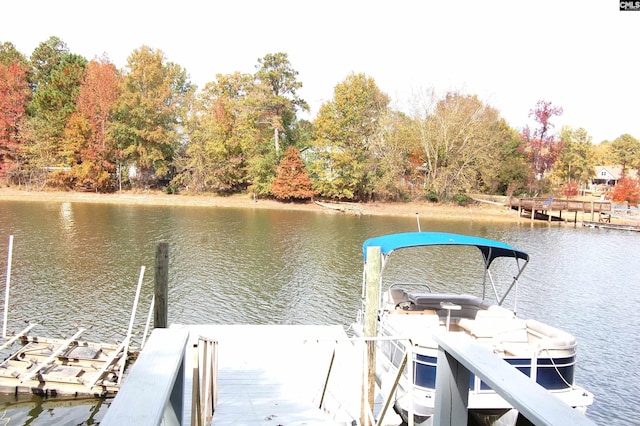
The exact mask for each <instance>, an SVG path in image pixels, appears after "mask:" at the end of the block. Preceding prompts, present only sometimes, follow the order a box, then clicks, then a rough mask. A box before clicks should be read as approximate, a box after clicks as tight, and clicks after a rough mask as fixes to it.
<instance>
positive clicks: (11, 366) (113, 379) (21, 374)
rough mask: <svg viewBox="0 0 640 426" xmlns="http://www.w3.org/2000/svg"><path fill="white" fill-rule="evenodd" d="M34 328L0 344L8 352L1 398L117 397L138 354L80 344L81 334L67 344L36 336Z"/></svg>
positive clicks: (0, 371)
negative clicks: (32, 396)
mask: <svg viewBox="0 0 640 426" xmlns="http://www.w3.org/2000/svg"><path fill="white" fill-rule="evenodd" d="M36 325H37V324H30V325H29V326H27V327H26V328H25V329H23V330H22V331H20V332H19V333H16V334H15V335H13V336H9V337H8V338H7V339H6V341H4V342H3V344H2V345H0V350H11V351H12V352H11V353H10V355H9V356H8V357H7V358H6V359H4V360H3V361H2V362H1V363H0V393H3V394H11V395H39V396H45V397H48V396H61V397H65V396H66V397H74V398H75V397H109V396H114V395H115V394H116V393H117V392H118V389H119V388H120V384H121V379H122V377H123V375H124V373H125V371H126V367H127V366H128V365H129V363H130V362H131V361H133V360H134V359H135V357H136V356H137V351H136V350H131V349H130V348H129V347H128V346H126V345H117V344H106V343H94V342H88V341H84V340H80V336H81V335H82V333H83V332H84V329H78V330H77V332H76V333H75V334H74V335H73V336H71V337H69V338H66V339H58V338H49V337H42V336H34V335H32V334H30V332H31V330H32V329H33V328H34V327H35V326H36ZM13 346H18V348H17V349H13Z"/></svg>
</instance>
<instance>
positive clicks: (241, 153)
mask: <svg viewBox="0 0 640 426" xmlns="http://www.w3.org/2000/svg"><path fill="white" fill-rule="evenodd" d="M252 87H253V77H252V76H251V75H248V74H242V73H239V72H236V73H233V74H229V75H218V76H217V77H216V80H215V81H213V82H210V83H207V85H206V86H205V87H204V89H203V91H202V92H201V93H200V94H198V96H197V99H196V101H195V102H194V103H193V107H192V111H191V113H190V115H189V119H188V120H187V122H186V133H187V135H188V139H189V142H188V144H187V145H186V146H185V147H184V150H183V151H182V152H181V153H180V155H179V156H178V158H177V159H176V161H175V165H176V168H177V170H178V174H177V175H176V178H175V181H174V184H175V185H181V186H186V187H189V188H190V189H191V190H193V191H196V192H201V191H214V192H222V193H231V192H238V191H240V190H242V189H244V188H246V184H247V154H246V152H247V151H250V150H251V146H252V144H254V143H255V142H254V141H255V140H256V138H258V137H259V135H258V130H257V128H256V127H255V126H254V125H253V123H254V121H255V113H254V112H253V110H252V109H251V108H250V107H249V106H248V94H249V93H250V92H251V91H252Z"/></svg>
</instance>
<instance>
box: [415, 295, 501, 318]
mask: <svg viewBox="0 0 640 426" xmlns="http://www.w3.org/2000/svg"><path fill="white" fill-rule="evenodd" d="M407 296H408V298H409V301H411V302H413V303H414V304H415V307H414V308H413V309H414V310H418V311H421V310H426V309H433V310H435V311H436V312H437V313H438V315H440V316H441V317H446V316H447V313H448V311H447V310H446V309H443V308H442V305H441V303H442V302H448V303H453V304H456V305H459V306H460V310H455V311H451V312H450V315H451V318H475V316H476V313H477V312H479V311H480V310H483V309H487V308H489V306H491V305H490V304H489V303H487V302H485V301H484V300H482V299H481V298H479V297H477V296H471V295H468V294H439V293H412V292H410V293H407Z"/></svg>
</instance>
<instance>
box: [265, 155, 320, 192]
mask: <svg viewBox="0 0 640 426" xmlns="http://www.w3.org/2000/svg"><path fill="white" fill-rule="evenodd" d="M271 193H272V194H273V196H274V197H276V198H278V199H280V200H308V199H310V198H311V197H313V194H314V191H313V190H312V189H311V179H310V178H309V175H308V174H307V172H306V170H305V166H304V163H303V162H302V159H301V158H300V151H298V150H297V149H296V148H295V147H293V146H290V147H289V148H287V150H286V151H285V153H284V157H283V158H282V160H281V161H280V164H279V165H278V171H277V174H276V178H275V180H274V181H273V184H272V185H271Z"/></svg>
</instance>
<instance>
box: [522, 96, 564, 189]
mask: <svg viewBox="0 0 640 426" xmlns="http://www.w3.org/2000/svg"><path fill="white" fill-rule="evenodd" d="M562 112H563V110H562V107H554V106H552V105H551V102H547V101H542V100H540V101H538V103H537V104H536V107H535V109H533V110H531V111H529V117H532V116H533V119H534V120H535V121H536V123H538V127H536V128H535V129H530V128H529V126H525V127H524V129H522V133H521V134H520V139H521V140H522V144H523V146H522V149H523V150H524V152H525V154H526V155H527V159H528V161H529V163H530V164H531V168H532V169H533V171H534V173H535V175H536V177H537V178H538V179H541V178H543V177H544V175H545V173H546V172H547V171H548V170H550V169H551V168H553V165H554V163H555V161H556V159H557V158H558V155H559V154H560V151H561V150H562V141H561V140H559V139H558V140H557V139H556V136H555V135H554V134H553V133H552V130H553V127H554V126H553V124H552V123H551V118H553V117H554V116H560V115H562Z"/></svg>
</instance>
